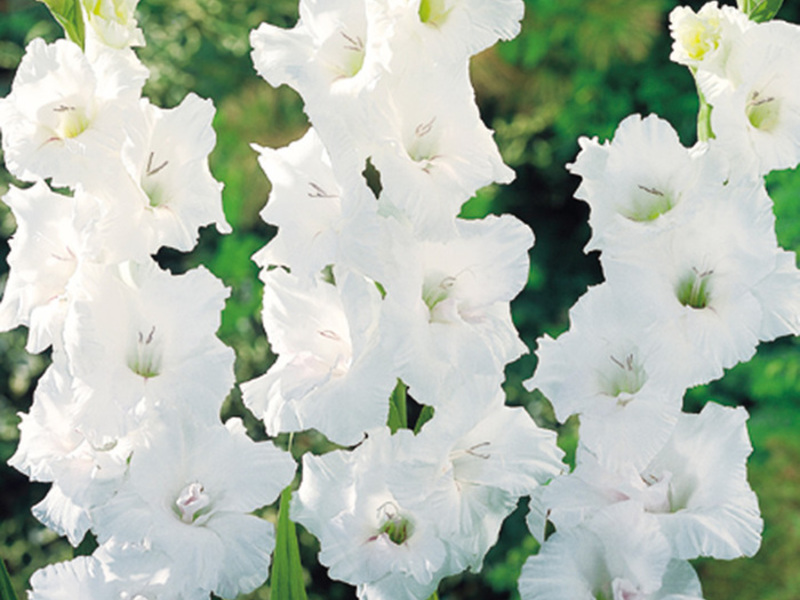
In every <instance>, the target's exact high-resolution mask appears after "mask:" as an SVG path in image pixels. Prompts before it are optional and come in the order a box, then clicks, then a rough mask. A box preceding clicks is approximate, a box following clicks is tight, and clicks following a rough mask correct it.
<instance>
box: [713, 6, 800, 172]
mask: <svg viewBox="0 0 800 600" xmlns="http://www.w3.org/2000/svg"><path fill="white" fill-rule="evenodd" d="M754 48H758V51H757V52H756V51H754V50H753V49H754ZM798 61H800V26H798V25H795V24H790V23H786V22H783V21H770V22H768V23H760V24H758V25H756V26H755V27H753V28H751V29H749V30H748V31H747V32H745V34H744V35H743V36H742V39H741V43H739V44H737V45H736V46H735V47H734V48H733V49H732V50H731V54H730V57H729V59H728V68H727V72H726V76H727V78H726V79H724V80H723V81H722V83H720V82H719V81H718V80H717V79H714V78H713V77H702V76H698V83H699V85H700V87H701V89H702V90H703V93H704V94H705V95H706V99H707V100H708V102H709V103H710V104H712V105H713V106H714V109H713V110H712V112H711V127H712V129H713V131H714V134H715V136H716V139H714V140H712V144H713V146H712V147H713V148H714V149H715V150H716V151H718V152H720V153H722V154H724V155H726V156H728V157H729V160H730V161H731V163H732V164H735V165H737V168H738V169H739V170H746V169H750V170H752V171H754V172H755V173H756V174H758V175H764V174H766V173H768V172H770V171H772V170H776V169H787V168H788V169H791V168H794V167H796V166H797V165H798V163H800V141H798V140H799V139H800V75H799V74H798V72H797V64H798Z"/></svg>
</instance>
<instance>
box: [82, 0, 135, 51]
mask: <svg viewBox="0 0 800 600" xmlns="http://www.w3.org/2000/svg"><path fill="white" fill-rule="evenodd" d="M137 4H139V0H81V5H82V8H83V15H84V20H85V22H86V24H87V25H88V26H87V27H86V28H85V31H86V42H87V46H89V51H91V46H92V45H93V44H102V45H105V46H110V47H112V48H127V47H129V46H144V35H143V34H142V31H141V30H140V29H139V28H138V27H136V25H137V23H136V16H135V11H136V5H137Z"/></svg>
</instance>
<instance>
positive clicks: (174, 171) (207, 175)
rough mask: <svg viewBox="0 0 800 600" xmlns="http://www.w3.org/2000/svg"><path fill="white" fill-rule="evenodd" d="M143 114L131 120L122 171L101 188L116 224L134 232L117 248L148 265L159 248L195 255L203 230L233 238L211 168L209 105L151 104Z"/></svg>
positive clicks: (191, 98)
mask: <svg viewBox="0 0 800 600" xmlns="http://www.w3.org/2000/svg"><path fill="white" fill-rule="evenodd" d="M139 108H140V112H139V113H138V115H137V116H138V118H136V117H134V118H131V119H129V121H128V123H127V126H126V129H125V131H126V136H127V137H126V139H125V143H124V145H123V146H122V152H121V158H122V164H123V165H124V168H125V171H124V172H119V171H116V170H115V171H112V173H113V174H114V175H115V176H114V177H113V178H111V177H109V178H108V179H106V180H103V181H102V182H100V183H99V184H98V185H99V186H100V188H101V189H103V190H104V191H105V192H106V193H105V195H106V196H107V197H109V198H114V204H115V206H113V207H112V208H111V209H110V210H111V211H112V213H113V215H114V218H115V219H116V220H118V221H122V222H125V223H126V231H128V232H131V233H129V234H128V236H127V238H128V239H126V238H125V237H124V235H122V234H121V235H120V241H119V244H120V245H123V240H124V241H125V242H126V243H127V245H129V246H130V250H129V254H128V256H131V257H137V258H138V257H142V260H143V257H144V256H149V255H150V254H154V253H156V252H157V251H158V249H159V248H160V247H161V246H170V247H172V248H177V249H178V250H182V251H189V250H191V249H192V248H194V246H195V244H196V243H197V239H198V235H199V229H200V227H202V226H205V225H210V224H214V225H216V228H217V231H219V232H220V233H230V231H231V228H230V225H228V223H227V222H226V221H225V215H224V214H223V212H222V184H221V183H219V182H217V181H216V180H215V179H214V178H213V177H212V176H211V172H210V171H209V168H208V155H209V153H210V152H211V150H213V148H214V144H215V142H216V136H215V135H214V130H213V129H212V127H211V120H212V119H213V117H214V105H213V103H212V102H211V100H202V99H201V98H199V97H197V96H195V95H194V94H189V95H188V96H186V98H184V100H183V102H181V103H180V104H179V105H178V106H176V107H175V108H172V109H169V110H164V109H160V108H157V107H155V106H153V105H152V104H150V103H149V102H148V101H147V100H142V101H141V103H140V106H139ZM132 112H133V111H132ZM134 233H135V236H134V235H133V234H134Z"/></svg>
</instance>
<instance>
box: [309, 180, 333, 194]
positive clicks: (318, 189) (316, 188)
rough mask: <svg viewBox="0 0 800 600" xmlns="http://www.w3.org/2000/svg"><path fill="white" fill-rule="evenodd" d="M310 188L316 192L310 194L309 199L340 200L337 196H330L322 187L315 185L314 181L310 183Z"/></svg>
mask: <svg viewBox="0 0 800 600" xmlns="http://www.w3.org/2000/svg"><path fill="white" fill-rule="evenodd" d="M308 185H309V187H310V188H311V189H312V190H314V191H311V192H308V197H309V198H338V196H337V195H336V194H329V193H328V192H326V191H325V189H323V188H322V187H321V186H320V185H318V184H316V183H314V182H313V181H309V182H308Z"/></svg>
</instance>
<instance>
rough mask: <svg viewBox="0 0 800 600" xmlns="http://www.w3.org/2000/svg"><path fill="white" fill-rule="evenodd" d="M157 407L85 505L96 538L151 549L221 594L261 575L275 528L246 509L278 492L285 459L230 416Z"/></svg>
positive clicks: (186, 577) (286, 476)
mask: <svg viewBox="0 0 800 600" xmlns="http://www.w3.org/2000/svg"><path fill="white" fill-rule="evenodd" d="M162 416H163V417H164V420H163V421H164V422H163V424H162V426H161V427H159V426H154V427H151V428H150V431H149V436H150V440H149V443H148V444H147V445H146V446H144V447H140V448H137V449H135V450H134V452H133V454H132V456H131V459H130V463H129V468H128V474H127V477H126V478H125V481H124V482H123V483H122V485H121V486H120V487H119V489H118V490H117V493H116V494H115V495H114V496H113V498H111V499H110V500H109V501H108V502H106V503H105V504H103V505H102V506H97V507H95V508H94V509H93V510H92V511H91V518H92V522H93V525H92V529H93V531H94V532H95V534H96V535H97V539H98V542H99V543H100V544H101V545H107V544H115V545H117V544H119V545H124V544H133V545H141V546H144V547H146V548H149V549H150V550H151V551H152V552H155V553H160V554H161V555H162V556H163V566H164V567H166V568H168V569H169V571H170V578H171V579H174V581H176V582H179V583H180V585H182V586H183V587H185V588H190V589H193V588H200V589H202V590H204V591H205V593H206V594H208V593H209V592H213V593H214V594H216V595H218V596H222V597H228V598H230V597H235V596H237V595H238V594H240V593H247V592H249V591H251V590H253V589H255V588H256V587H258V586H259V585H261V583H263V582H264V581H265V580H266V578H267V573H268V569H269V563H270V553H271V552H272V549H273V547H274V544H275V537H274V528H273V526H272V525H271V524H270V523H268V522H267V521H265V520H263V519H260V518H258V517H256V516H253V515H251V514H249V513H251V512H252V511H254V510H256V509H257V508H260V507H262V506H265V505H268V504H271V503H272V502H274V501H275V500H276V499H277V497H278V495H279V494H280V491H281V490H282V489H283V488H284V487H286V486H287V485H288V484H289V483H290V482H291V480H292V478H293V476H294V471H295V467H296V466H295V463H294V461H293V460H292V459H291V457H290V456H289V455H288V454H287V453H286V452H283V451H281V450H278V449H277V448H275V446H273V445H272V443H271V442H258V443H257V442H253V441H252V440H251V439H250V438H249V437H248V436H247V434H246V432H245V429H244V425H243V424H242V422H241V421H240V420H238V419H232V420H231V421H229V422H228V423H226V425H225V426H222V425H221V424H219V423H217V424H202V423H199V422H198V421H197V420H193V419H187V418H186V417H185V414H184V412H183V411H182V410H180V411H174V412H171V411H170V412H166V413H164V414H163V415H162ZM135 558H136V557H131V559H135ZM118 560H119V561H124V560H125V557H124V556H119V557H118Z"/></svg>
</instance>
